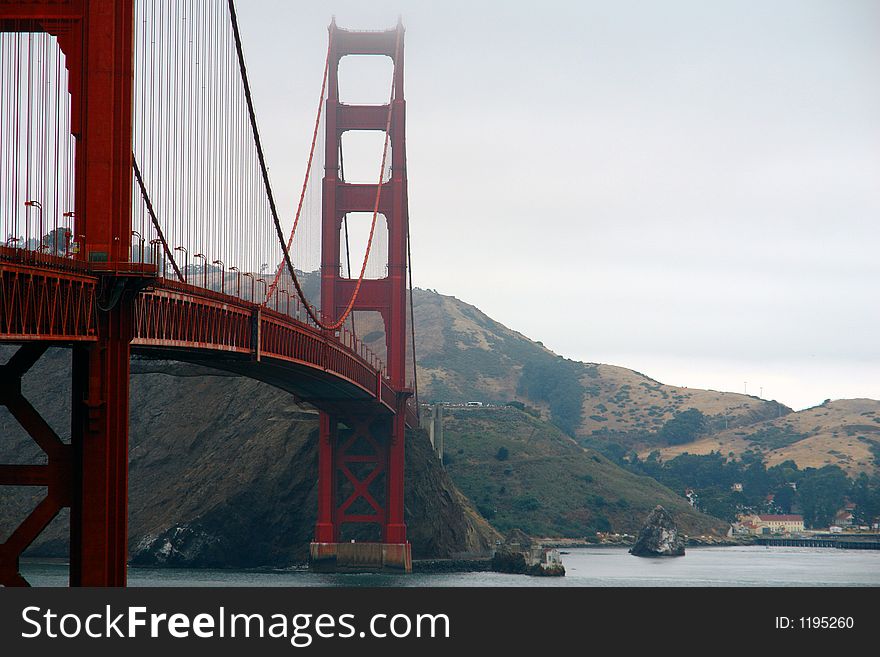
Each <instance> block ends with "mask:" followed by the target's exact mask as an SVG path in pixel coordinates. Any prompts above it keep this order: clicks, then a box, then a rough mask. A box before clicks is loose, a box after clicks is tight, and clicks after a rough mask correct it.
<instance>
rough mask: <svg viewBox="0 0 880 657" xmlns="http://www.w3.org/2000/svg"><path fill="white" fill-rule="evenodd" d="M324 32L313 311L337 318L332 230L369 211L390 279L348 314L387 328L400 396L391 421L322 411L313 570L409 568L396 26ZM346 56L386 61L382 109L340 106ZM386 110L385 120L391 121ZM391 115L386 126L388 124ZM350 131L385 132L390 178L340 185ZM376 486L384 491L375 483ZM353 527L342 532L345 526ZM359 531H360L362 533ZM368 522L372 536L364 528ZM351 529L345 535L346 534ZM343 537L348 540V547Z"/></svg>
mask: <svg viewBox="0 0 880 657" xmlns="http://www.w3.org/2000/svg"><path fill="white" fill-rule="evenodd" d="M329 31H330V52H329V70H328V80H327V84H328V87H327V88H328V95H327V107H326V141H325V148H326V153H325V175H324V187H323V219H322V242H321V310H322V312H323V313H324V315H325V316H327V317H329V318H330V320H331V321H332V320H333V319H335V318H336V317H340V316H341V315H342V314H343V313H344V312H345V309H346V308H347V306H348V304H349V302H350V300H351V298H352V295H353V294H354V293H355V286H356V285H357V284H358V281H357V279H348V278H342V277H341V275H340V231H341V228H342V221H343V217H344V216H345V215H346V214H347V213H350V212H369V213H372V212H374V210H375V209H376V199H377V192H378V199H379V201H378V212H379V213H380V214H379V217H378V219H377V220H378V221H381V220H382V217H383V216H384V218H385V220H386V221H387V227H388V231H387V234H388V273H387V276H386V277H385V278H381V279H374V280H371V279H365V280H363V281H362V282H361V286H360V289H359V292H358V295H357V297H356V299H355V302H354V306H353V309H354V310H366V311H376V312H378V313H380V314H381V316H382V319H383V322H384V326H385V343H386V347H387V357H386V358H387V367H388V376H389V378H390V382H391V385H392V387H393V388H394V389H395V390H398V391H401V392H400V393H398V396H397V399H396V413H395V415H394V416H393V417H384V418H382V417H378V416H375V415H370V414H368V413H367V414H365V413H362V412H361V413H359V412H358V411H357V410H356V409H354V410H353V409H351V408H350V407H346V408H345V410H344V418H345V419H344V424H345V426H343V424H342V421H341V417H342V416H338V415H336V414H334V413H332V412H322V413H321V431H320V447H319V463H318V467H319V483H318V491H319V493H318V496H319V497H318V521H317V525H316V527H315V542H314V543H313V544H312V548H311V556H312V564H313V567H315V568H319V569H320V568H322V567H332V568H336V569H340V570H343V569H346V568H352V569H364V568H377V569H402V570H405V571H409V570H410V569H411V556H410V545H409V543H408V542H407V540H406V525H405V524H404V517H403V509H404V505H403V479H404V437H405V428H406V425H405V417H406V412H405V411H406V404H407V399H408V397H409V396H410V394H411V393H410V391H409V390H408V389H407V382H406V343H407V316H406V310H407V305H406V304H407V292H406V280H407V235H408V221H409V217H408V212H407V182H406V123H405V121H406V114H405V112H406V104H405V101H404V95H403V33H404V29H403V25H402V24H401V23H400V22H398V25H397V26H396V28H394V29H391V30H386V31H381V32H360V31H350V30H344V29H340V28H339V27H337V26H336V22H335V21H333V22H332V23H331V25H330V28H329ZM346 55H380V56H382V55H384V56H387V57H390V58H391V59H392V61H393V64H394V77H393V94H392V98H391V106H390V107H389V106H388V105H378V106H377V105H346V104H342V103H340V102H339V80H338V71H339V62H340V59H341V58H342V57H344V56H346ZM389 112H390V115H389ZM389 116H390V120H389ZM349 130H374V131H382V132H386V131H387V133H389V134H390V146H391V177H390V180H387V181H385V182H383V183H381V185H382V189H381V190H377V184H378V183H377V184H352V183H347V182H345V181H344V180H342V179H341V178H340V151H341V147H342V139H341V138H342V135H343V133H345V132H346V131H349ZM383 480H384V486H383V485H382V484H383ZM352 524H354V525H355V526H354V527H346V525H352ZM364 525H367V527H365V526H364ZM369 525H373V531H372V532H370V531H369ZM349 530H350V531H349ZM350 539H354V540H355V541H356V542H354V543H352V542H351V540H350Z"/></svg>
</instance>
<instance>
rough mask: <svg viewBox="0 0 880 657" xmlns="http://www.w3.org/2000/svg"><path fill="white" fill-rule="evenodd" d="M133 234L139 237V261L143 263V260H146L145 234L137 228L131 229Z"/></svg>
mask: <svg viewBox="0 0 880 657" xmlns="http://www.w3.org/2000/svg"><path fill="white" fill-rule="evenodd" d="M131 236H132V237H137V238H138V262H140V263H143V261H144V236H143V235H141V234H140V233H139V232H137V231H136V230H133V231H131Z"/></svg>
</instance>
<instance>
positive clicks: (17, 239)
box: [6, 237, 21, 246]
mask: <svg viewBox="0 0 880 657" xmlns="http://www.w3.org/2000/svg"><path fill="white" fill-rule="evenodd" d="M20 241H21V238H20V237H10V238H8V239H7V240H6V246H12V245H13V244H15V243H16V242H20Z"/></svg>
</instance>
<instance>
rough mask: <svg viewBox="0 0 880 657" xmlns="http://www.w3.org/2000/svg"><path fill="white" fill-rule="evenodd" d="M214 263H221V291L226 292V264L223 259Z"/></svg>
mask: <svg viewBox="0 0 880 657" xmlns="http://www.w3.org/2000/svg"><path fill="white" fill-rule="evenodd" d="M211 264H212V265H220V293H221V294H226V265H225V264H224V263H223V261H222V260H215V261H214V262H212V263H211Z"/></svg>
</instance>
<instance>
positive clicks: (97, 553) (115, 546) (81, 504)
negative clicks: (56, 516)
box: [70, 296, 132, 586]
mask: <svg viewBox="0 0 880 657" xmlns="http://www.w3.org/2000/svg"><path fill="white" fill-rule="evenodd" d="M98 323H99V326H98V334H99V335H100V336H101V337H100V339H99V340H98V342H97V343H96V344H94V345H92V346H90V347H88V348H74V350H73V368H72V369H73V386H72V395H73V403H72V409H73V417H72V423H71V445H72V447H73V451H74V464H75V467H74V475H75V481H74V490H73V503H72V505H71V513H70V584H71V586H125V585H126V581H127V575H126V564H127V561H128V415H129V373H130V372H129V358H130V355H131V349H130V342H131V333H132V306H131V301H130V299H127V298H125V296H123V297H122V298H121V299H120V300H119V302H118V304H117V306H116V307H115V308H114V309H112V310H111V311H110V312H107V313H100V314H99V318H98Z"/></svg>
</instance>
